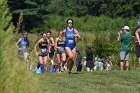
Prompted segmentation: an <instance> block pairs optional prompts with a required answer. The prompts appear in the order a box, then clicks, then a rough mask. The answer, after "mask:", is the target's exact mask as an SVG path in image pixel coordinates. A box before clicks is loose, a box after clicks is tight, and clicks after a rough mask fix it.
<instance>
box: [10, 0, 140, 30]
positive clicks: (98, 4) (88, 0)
mask: <svg viewBox="0 0 140 93" xmlns="http://www.w3.org/2000/svg"><path fill="white" fill-rule="evenodd" d="M8 5H9V8H10V11H11V12H12V16H13V23H14V25H16V22H17V20H18V17H19V13H20V12H21V11H22V12H23V14H24V23H23V24H24V25H25V27H26V28H27V29H33V27H40V26H41V25H42V24H43V20H44V16H46V15H60V16H65V17H67V16H76V17H81V16H86V15H91V16H102V15H104V16H108V17H111V18H116V17H123V18H134V17H137V16H139V14H140V7H139V6H140V1H139V0H8ZM45 18H46V17H45Z"/></svg>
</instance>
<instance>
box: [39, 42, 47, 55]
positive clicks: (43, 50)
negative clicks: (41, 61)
mask: <svg viewBox="0 0 140 93" xmlns="http://www.w3.org/2000/svg"><path fill="white" fill-rule="evenodd" d="M39 48H40V52H41V53H47V50H48V42H47V40H46V41H41V42H40V43H39Z"/></svg>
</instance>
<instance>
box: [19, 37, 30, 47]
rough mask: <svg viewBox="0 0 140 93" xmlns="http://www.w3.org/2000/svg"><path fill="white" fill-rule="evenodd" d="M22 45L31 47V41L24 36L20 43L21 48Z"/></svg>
mask: <svg viewBox="0 0 140 93" xmlns="http://www.w3.org/2000/svg"><path fill="white" fill-rule="evenodd" d="M22 47H26V48H27V47H29V42H28V39H27V38H24V37H23V38H22V40H21V41H20V44H19V48H22Z"/></svg>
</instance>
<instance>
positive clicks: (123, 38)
mask: <svg viewBox="0 0 140 93" xmlns="http://www.w3.org/2000/svg"><path fill="white" fill-rule="evenodd" d="M131 38H132V36H131V34H130V33H129V27H128V26H124V28H123V29H122V31H119V32H118V41H119V42H120V43H121V47H120V70H121V71H123V70H124V64H125V67H126V70H127V71H128V69H129V59H130V48H131V46H130V42H131ZM124 62H126V63H124Z"/></svg>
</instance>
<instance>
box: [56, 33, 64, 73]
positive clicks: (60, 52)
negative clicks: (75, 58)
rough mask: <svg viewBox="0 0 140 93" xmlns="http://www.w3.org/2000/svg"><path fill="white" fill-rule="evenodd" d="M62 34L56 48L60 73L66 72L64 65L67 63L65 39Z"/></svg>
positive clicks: (57, 39)
mask: <svg viewBox="0 0 140 93" xmlns="http://www.w3.org/2000/svg"><path fill="white" fill-rule="evenodd" d="M63 35H64V34H62V32H59V35H58V37H57V38H56V40H55V48H56V55H57V65H58V70H59V72H63V71H64V64H65V61H66V53H65V38H64V36H63Z"/></svg>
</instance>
